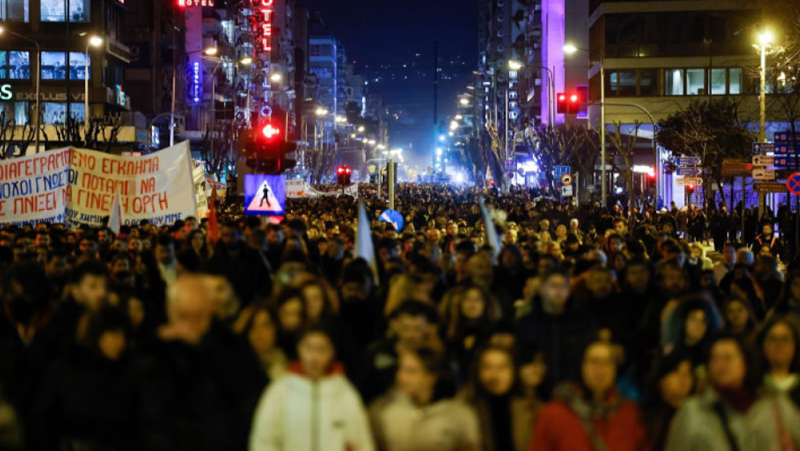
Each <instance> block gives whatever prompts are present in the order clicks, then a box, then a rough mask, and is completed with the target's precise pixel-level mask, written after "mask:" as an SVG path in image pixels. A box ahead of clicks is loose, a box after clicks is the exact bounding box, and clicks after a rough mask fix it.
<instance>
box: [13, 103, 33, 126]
mask: <svg viewBox="0 0 800 451" xmlns="http://www.w3.org/2000/svg"><path fill="white" fill-rule="evenodd" d="M29 110H30V104H29V103H28V102H14V122H16V123H17V125H22V124H27V123H28V113H29Z"/></svg>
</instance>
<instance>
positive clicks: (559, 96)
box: [558, 94, 567, 102]
mask: <svg viewBox="0 0 800 451" xmlns="http://www.w3.org/2000/svg"><path fill="white" fill-rule="evenodd" d="M558 100H560V101H562V102H563V101H565V100H567V95H566V94H559V95H558Z"/></svg>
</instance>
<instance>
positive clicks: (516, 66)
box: [508, 60, 524, 70]
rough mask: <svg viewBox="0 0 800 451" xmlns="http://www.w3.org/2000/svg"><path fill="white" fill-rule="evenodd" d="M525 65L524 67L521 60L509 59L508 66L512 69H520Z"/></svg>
mask: <svg viewBox="0 0 800 451" xmlns="http://www.w3.org/2000/svg"><path fill="white" fill-rule="evenodd" d="M523 67H524V66H523V64H522V63H521V62H519V61H515V60H509V61H508V68H509V69H511V70H520V69H522V68H523Z"/></svg>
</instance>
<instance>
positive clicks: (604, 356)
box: [581, 343, 617, 396]
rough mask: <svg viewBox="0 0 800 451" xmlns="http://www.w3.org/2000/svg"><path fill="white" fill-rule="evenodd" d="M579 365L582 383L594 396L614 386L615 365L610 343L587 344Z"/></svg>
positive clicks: (603, 393)
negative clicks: (581, 362)
mask: <svg viewBox="0 0 800 451" xmlns="http://www.w3.org/2000/svg"><path fill="white" fill-rule="evenodd" d="M581 367H582V368H581V373H582V375H583V383H584V384H585V385H586V387H587V388H588V389H589V390H591V392H592V393H593V394H594V395H595V396H600V395H605V394H606V393H608V391H609V390H611V388H613V387H614V380H615V379H616V377H617V365H616V362H615V361H614V353H613V350H612V348H611V346H610V345H607V344H604V343H595V344H593V345H591V346H589V348H588V349H587V350H586V353H585V354H584V356H583V364H582V366H581Z"/></svg>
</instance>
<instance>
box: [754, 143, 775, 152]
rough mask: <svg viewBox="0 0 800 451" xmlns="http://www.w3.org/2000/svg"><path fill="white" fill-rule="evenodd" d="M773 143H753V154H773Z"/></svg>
mask: <svg viewBox="0 0 800 451" xmlns="http://www.w3.org/2000/svg"><path fill="white" fill-rule="evenodd" d="M774 151H775V144H774V143H753V153H765V152H774Z"/></svg>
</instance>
